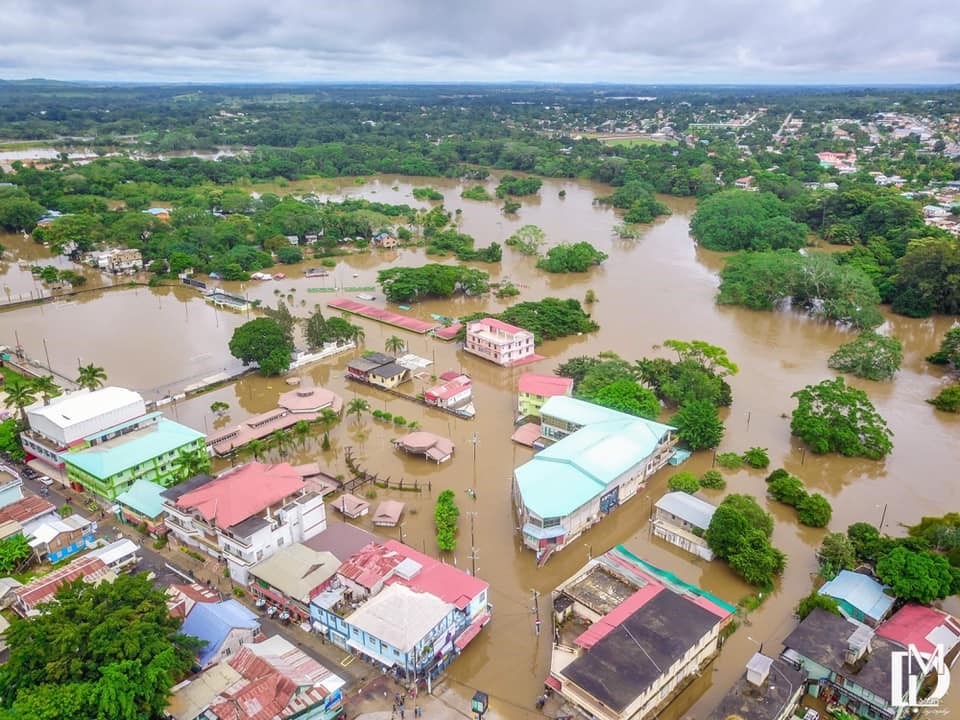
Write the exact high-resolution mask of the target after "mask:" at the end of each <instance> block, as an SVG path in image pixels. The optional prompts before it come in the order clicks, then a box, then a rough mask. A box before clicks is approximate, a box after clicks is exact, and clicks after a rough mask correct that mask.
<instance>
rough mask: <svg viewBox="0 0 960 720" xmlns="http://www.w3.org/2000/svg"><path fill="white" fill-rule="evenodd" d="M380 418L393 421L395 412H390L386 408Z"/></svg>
mask: <svg viewBox="0 0 960 720" xmlns="http://www.w3.org/2000/svg"><path fill="white" fill-rule="evenodd" d="M380 419H381V420H383V421H384V422H393V413H389V412H387V411H386V410H384V411H383V412H382V413H380Z"/></svg>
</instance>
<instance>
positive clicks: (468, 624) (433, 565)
mask: <svg viewBox="0 0 960 720" xmlns="http://www.w3.org/2000/svg"><path fill="white" fill-rule="evenodd" d="M338 577H339V578H340V579H341V581H342V582H343V583H344V593H343V595H344V597H343V599H342V600H341V601H339V602H338V603H336V604H334V605H329V606H325V605H322V604H319V603H317V602H316V601H314V602H312V603H311V605H310V612H311V615H312V617H313V623H314V628H316V629H317V631H318V632H321V633H323V634H325V635H326V636H327V638H328V639H329V640H331V641H332V642H333V643H334V644H336V645H337V646H338V647H342V648H345V649H349V650H352V651H356V652H359V653H361V654H362V655H364V656H365V657H366V658H367V659H368V660H370V661H371V662H374V663H377V664H378V665H380V666H381V667H382V668H384V669H386V670H391V671H392V672H393V673H395V674H396V675H397V676H398V677H404V678H406V679H408V680H409V679H413V678H420V679H425V680H426V679H432V678H435V677H436V676H437V675H438V674H439V673H440V672H442V670H443V669H444V668H445V667H446V666H447V665H449V664H450V662H452V661H453V659H454V658H455V657H456V656H457V655H459V654H460V653H461V652H463V650H464V649H465V648H466V646H467V645H468V644H469V643H470V642H471V641H472V640H473V639H474V638H476V637H477V635H478V634H479V633H480V630H481V629H482V628H483V627H484V626H485V625H486V624H487V623H488V622H489V621H490V619H491V614H490V606H489V605H488V603H487V593H488V590H489V585H488V583H486V582H484V581H482V580H480V579H478V578H476V577H472V576H471V575H468V574H467V573H465V572H462V571H460V570H458V569H457V568H455V567H454V566H452V565H447V564H445V563H441V562H440V561H439V560H436V559H434V558H431V557H429V556H427V555H424V554H422V553H419V552H417V551H416V550H414V549H413V548H410V547H408V546H407V545H404V544H402V543H399V542H397V541H395V540H388V541H387V542H386V543H384V544H383V545H382V546H371V547H368V548H365V549H364V550H362V551H361V553H360V554H358V556H357V557H354V558H351V560H350V561H348V562H347V563H345V564H344V566H343V567H341V569H340V572H339V573H338ZM361 584H362V589H361V591H359V592H354V591H353V590H352V588H356V587H358V586H361ZM358 601H360V602H359V607H356V605H355V603H357V602H358ZM354 608H356V609H354ZM338 609H339V612H337V610H338Z"/></svg>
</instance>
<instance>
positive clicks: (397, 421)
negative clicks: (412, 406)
mask: <svg viewBox="0 0 960 720" xmlns="http://www.w3.org/2000/svg"><path fill="white" fill-rule="evenodd" d="M393 424H394V425H399V426H401V427H403V426H404V425H406V424H407V419H406V418H405V417H403V415H397V416H396V417H394V418H393Z"/></svg>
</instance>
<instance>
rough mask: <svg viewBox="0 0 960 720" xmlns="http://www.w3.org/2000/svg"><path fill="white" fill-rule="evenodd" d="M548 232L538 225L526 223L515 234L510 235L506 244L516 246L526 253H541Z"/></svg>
mask: <svg viewBox="0 0 960 720" xmlns="http://www.w3.org/2000/svg"><path fill="white" fill-rule="evenodd" d="M546 239H547V237H546V234H545V233H544V232H543V230H542V229H541V228H539V227H537V226H536V225H524V226H523V227H521V228H520V229H519V230H517V231H516V232H515V233H514V234H513V235H511V236H510V237H508V238H507V239H506V240H505V241H504V244H505V245H506V246H507V247H512V248H516V249H517V250H519V251H520V252H521V253H523V254H524V255H539V254H540V248H541V247H542V246H543V244H544V243H545V242H546Z"/></svg>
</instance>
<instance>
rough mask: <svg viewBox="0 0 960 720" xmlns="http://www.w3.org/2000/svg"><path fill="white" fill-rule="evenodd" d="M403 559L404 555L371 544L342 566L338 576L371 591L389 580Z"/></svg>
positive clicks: (383, 546)
mask: <svg viewBox="0 0 960 720" xmlns="http://www.w3.org/2000/svg"><path fill="white" fill-rule="evenodd" d="M403 559H404V556H403V555H401V554H400V553H398V552H396V551H394V550H388V549H387V547H386V546H385V545H378V544H376V543H370V544H369V545H367V546H366V547H364V548H363V549H362V550H360V551H359V552H356V553H354V554H353V555H351V556H350V559H349V560H347V561H346V562H345V563H344V564H343V565H341V566H340V569H339V570H338V571H337V574H338V575H342V576H343V577H345V578H347V580H352V581H353V582H355V583H357V584H358V585H360V586H362V587H365V588H367V589H368V590H370V589H372V588H374V587H375V586H376V585H377V583H379V582H381V581H383V580H384V579H385V578H387V576H389V575H390V573H392V572H393V569H394V568H395V567H396V566H397V565H399V564H400V563H401V562H403Z"/></svg>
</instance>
